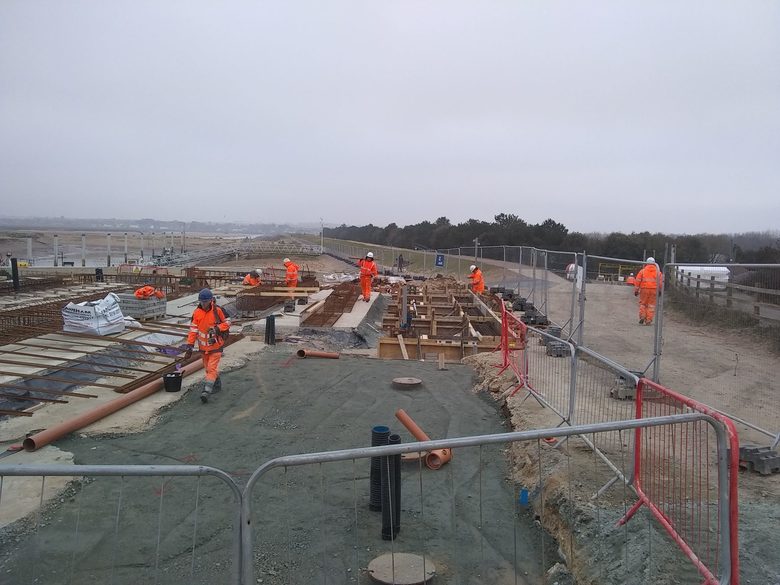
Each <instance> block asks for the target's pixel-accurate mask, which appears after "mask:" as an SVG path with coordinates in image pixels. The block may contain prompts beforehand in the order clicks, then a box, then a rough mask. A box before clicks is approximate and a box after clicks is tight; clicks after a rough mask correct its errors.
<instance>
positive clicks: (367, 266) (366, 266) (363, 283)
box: [357, 252, 379, 302]
mask: <svg viewBox="0 0 780 585" xmlns="http://www.w3.org/2000/svg"><path fill="white" fill-rule="evenodd" d="M357 265H358V267H359V268H360V291H361V293H362V296H363V300H364V301H365V302H368V301H369V300H371V282H372V281H373V280H374V277H375V276H378V275H379V270H378V269H377V267H376V262H374V253H373V252H368V253H367V254H366V257H365V258H361V259H360V260H358V263H357Z"/></svg>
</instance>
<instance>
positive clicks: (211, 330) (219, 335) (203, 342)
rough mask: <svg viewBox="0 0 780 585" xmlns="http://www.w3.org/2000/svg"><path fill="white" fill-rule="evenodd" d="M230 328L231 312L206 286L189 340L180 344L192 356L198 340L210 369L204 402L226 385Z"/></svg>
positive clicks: (201, 352)
mask: <svg viewBox="0 0 780 585" xmlns="http://www.w3.org/2000/svg"><path fill="white" fill-rule="evenodd" d="M229 332H230V316H229V315H228V314H227V312H225V310H224V309H223V308H222V307H220V306H219V305H217V302H216V300H214V293H212V292H211V291H210V290H209V289H207V288H204V289H203V290H202V291H200V293H198V308H197V309H195V312H194V313H192V322H191V323H190V332H189V334H188V335H187V343H185V344H183V345H181V346H180V349H183V350H185V351H186V352H187V357H189V356H190V355H192V348H193V344H194V343H195V341H196V340H197V341H198V351H200V354H201V357H202V358H203V367H204V369H205V370H206V387H205V388H204V389H203V392H201V393H200V400H201V402H203V403H204V404H205V403H206V402H208V401H209V398H211V395H212V394H214V393H216V392H219V391H220V390H221V389H222V380H220V377H219V360H221V359H222V348H223V346H224V345H225V340H226V339H227V336H228V333H229Z"/></svg>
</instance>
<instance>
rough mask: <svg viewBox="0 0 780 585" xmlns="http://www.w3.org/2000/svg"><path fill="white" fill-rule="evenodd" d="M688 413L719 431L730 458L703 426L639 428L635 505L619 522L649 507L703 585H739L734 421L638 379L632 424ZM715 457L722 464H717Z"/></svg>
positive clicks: (636, 446) (636, 448) (656, 385)
mask: <svg viewBox="0 0 780 585" xmlns="http://www.w3.org/2000/svg"><path fill="white" fill-rule="evenodd" d="M690 411H696V412H701V413H703V414H706V415H708V416H710V417H712V418H713V419H715V420H716V421H718V422H720V423H721V424H722V425H723V426H724V427H725V430H726V436H727V441H728V445H727V446H728V450H729V452H728V455H727V454H726V452H725V448H724V447H725V446H723V445H721V446H719V445H717V442H716V440H715V438H714V437H713V434H712V431H711V428H710V425H708V424H707V423H706V421H694V422H690V423H685V424H682V425H669V426H666V427H656V428H652V429H650V428H648V429H640V428H637V429H636V431H635V441H634V482H633V487H634V489H635V490H636V493H637V495H638V496H639V501H638V502H637V503H636V504H634V506H632V508H631V509H630V510H629V511H628V512H627V513H626V515H625V516H624V517H623V518H622V519H621V520H620V522H619V523H618V524H620V525H622V524H624V523H626V522H628V521H629V520H630V519H631V517H632V516H633V515H634V514H635V513H636V512H637V510H639V509H640V508H641V507H642V506H647V508H648V509H649V510H650V512H651V513H652V514H653V516H655V518H656V519H657V520H658V521H659V522H660V523H661V525H662V526H663V527H664V528H665V529H666V531H667V532H668V533H669V536H671V538H672V539H673V540H674V541H675V543H677V545H678V546H679V547H680V549H681V550H682V551H683V553H685V555H686V556H687V557H688V558H689V559H690V560H691V561H692V562H693V564H694V565H695V567H696V568H697V570H698V571H699V573H700V574H701V575H702V576H703V577H704V579H705V581H704V583H706V584H708V585H709V584H712V585H715V584H718V583H732V584H735V585H739V550H738V536H739V535H738V495H737V474H738V473H739V438H738V436H737V432H736V429H735V427H734V423H733V422H732V421H731V420H730V419H728V418H727V417H725V416H723V415H722V414H720V413H718V412H715V411H714V410H712V409H711V408H709V407H708V406H706V405H704V404H702V403H700V402H697V401H695V400H693V399H691V398H688V397H686V396H682V395H681V394H678V393H676V392H674V391H672V390H669V389H668V388H665V387H663V386H661V385H659V384H656V383H654V382H652V381H650V380H648V379H646V378H642V379H640V380H639V383H638V384H637V394H636V418H637V419H640V418H651V417H657V416H665V415H671V414H680V413H685V412H690ZM719 447H720V448H719ZM727 457H728V460H727V461H726V458H727ZM718 458H720V459H721V461H722V462H723V463H725V464H724V465H720V466H718V465H717V462H718ZM719 467H720V469H721V470H722V471H721V472H720V473H718V472H717V471H716V470H717V469H718V468H719ZM719 551H723V552H722V553H720V554H719ZM723 557H725V558H723ZM719 579H720V580H719ZM729 579H730V580H729Z"/></svg>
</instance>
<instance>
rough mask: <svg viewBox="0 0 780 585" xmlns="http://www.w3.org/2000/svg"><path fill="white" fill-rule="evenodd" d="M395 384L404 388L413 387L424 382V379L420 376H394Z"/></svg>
mask: <svg viewBox="0 0 780 585" xmlns="http://www.w3.org/2000/svg"><path fill="white" fill-rule="evenodd" d="M393 384H395V385H396V386H402V387H404V388H412V387H414V386H419V385H420V384H422V380H420V378H393Z"/></svg>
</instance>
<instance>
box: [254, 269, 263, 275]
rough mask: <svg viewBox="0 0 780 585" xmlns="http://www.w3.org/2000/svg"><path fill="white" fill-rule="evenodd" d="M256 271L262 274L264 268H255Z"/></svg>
mask: <svg viewBox="0 0 780 585" xmlns="http://www.w3.org/2000/svg"><path fill="white" fill-rule="evenodd" d="M255 272H256V273H257V274H262V273H263V269H262V268H255Z"/></svg>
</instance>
